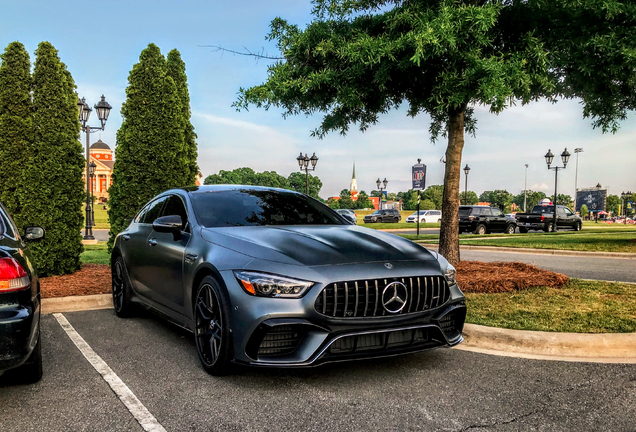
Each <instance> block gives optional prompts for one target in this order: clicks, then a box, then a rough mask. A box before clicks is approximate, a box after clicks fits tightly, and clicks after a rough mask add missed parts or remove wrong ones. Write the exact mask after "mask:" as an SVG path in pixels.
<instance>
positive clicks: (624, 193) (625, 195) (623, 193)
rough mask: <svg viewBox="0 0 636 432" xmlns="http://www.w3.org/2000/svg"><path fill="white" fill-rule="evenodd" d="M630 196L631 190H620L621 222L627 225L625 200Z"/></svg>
mask: <svg viewBox="0 0 636 432" xmlns="http://www.w3.org/2000/svg"><path fill="white" fill-rule="evenodd" d="M631 197H632V192H631V191H627V192H621V199H622V200H623V224H625V225H627V201H629V200H630V199H631Z"/></svg>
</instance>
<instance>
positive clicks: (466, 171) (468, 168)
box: [459, 164, 470, 205]
mask: <svg viewBox="0 0 636 432" xmlns="http://www.w3.org/2000/svg"><path fill="white" fill-rule="evenodd" d="M469 172H470V167H469V166H468V164H466V166H465V167H464V174H466V183H465V185H464V205H467V204H468V173H469ZM459 201H460V202H461V200H459Z"/></svg>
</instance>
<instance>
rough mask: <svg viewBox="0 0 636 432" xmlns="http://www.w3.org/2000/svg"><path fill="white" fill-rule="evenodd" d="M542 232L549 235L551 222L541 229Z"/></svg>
mask: <svg viewBox="0 0 636 432" xmlns="http://www.w3.org/2000/svg"><path fill="white" fill-rule="evenodd" d="M543 231H545V232H547V233H549V232H552V222H550V223H548V224H547V225H546V226H545V228H544V229H543Z"/></svg>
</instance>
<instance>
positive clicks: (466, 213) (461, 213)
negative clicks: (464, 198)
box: [459, 207, 476, 217]
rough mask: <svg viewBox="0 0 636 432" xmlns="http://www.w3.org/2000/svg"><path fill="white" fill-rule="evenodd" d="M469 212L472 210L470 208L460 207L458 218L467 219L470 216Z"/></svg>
mask: <svg viewBox="0 0 636 432" xmlns="http://www.w3.org/2000/svg"><path fill="white" fill-rule="evenodd" d="M471 210H473V209H472V208H470V207H460V208H459V216H460V217H468V216H470V213H471ZM475 210H476V209H475Z"/></svg>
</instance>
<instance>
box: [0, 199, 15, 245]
mask: <svg viewBox="0 0 636 432" xmlns="http://www.w3.org/2000/svg"><path fill="white" fill-rule="evenodd" d="M0 236H7V237H11V238H12V239H15V240H18V239H20V234H19V233H18V228H17V227H16V226H15V224H14V223H13V221H12V220H11V218H10V217H9V215H8V214H7V213H5V211H4V209H3V208H2V207H0Z"/></svg>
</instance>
